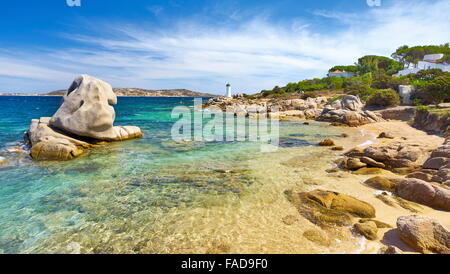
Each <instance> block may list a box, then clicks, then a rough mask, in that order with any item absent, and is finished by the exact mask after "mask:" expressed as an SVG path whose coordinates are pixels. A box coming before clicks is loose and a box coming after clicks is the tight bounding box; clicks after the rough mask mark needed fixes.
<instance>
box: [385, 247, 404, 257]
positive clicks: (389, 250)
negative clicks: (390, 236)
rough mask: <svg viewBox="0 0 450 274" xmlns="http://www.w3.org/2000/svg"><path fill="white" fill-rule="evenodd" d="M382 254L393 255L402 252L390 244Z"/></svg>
mask: <svg viewBox="0 0 450 274" xmlns="http://www.w3.org/2000/svg"><path fill="white" fill-rule="evenodd" d="M384 254H390V255H394V254H404V253H403V251H401V250H400V249H399V248H398V247H396V246H393V245H390V246H388V247H387V249H386V251H385V252H384Z"/></svg>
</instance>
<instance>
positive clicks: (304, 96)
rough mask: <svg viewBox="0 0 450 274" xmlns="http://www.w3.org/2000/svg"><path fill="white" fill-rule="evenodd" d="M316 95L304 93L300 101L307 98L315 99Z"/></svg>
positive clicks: (309, 92)
mask: <svg viewBox="0 0 450 274" xmlns="http://www.w3.org/2000/svg"><path fill="white" fill-rule="evenodd" d="M316 97H317V94H316V93H315V92H314V91H306V92H305V93H303V96H302V99H308V98H316Z"/></svg>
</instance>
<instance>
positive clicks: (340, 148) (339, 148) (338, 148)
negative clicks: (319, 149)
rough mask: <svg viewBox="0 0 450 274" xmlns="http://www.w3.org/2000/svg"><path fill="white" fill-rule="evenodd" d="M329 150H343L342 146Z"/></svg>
mask: <svg viewBox="0 0 450 274" xmlns="http://www.w3.org/2000/svg"><path fill="white" fill-rule="evenodd" d="M331 150H334V151H342V150H344V147H343V146H335V147H332V148H331Z"/></svg>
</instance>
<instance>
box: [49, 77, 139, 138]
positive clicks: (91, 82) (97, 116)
mask: <svg viewBox="0 0 450 274" xmlns="http://www.w3.org/2000/svg"><path fill="white" fill-rule="evenodd" d="M115 104H117V97H116V95H115V94H114V92H113V90H112V88H111V86H110V85H109V84H107V83H105V82H103V81H101V80H99V79H96V78H94V77H91V76H88V75H81V76H79V77H77V78H76V79H75V80H74V82H73V83H72V85H71V86H70V88H69V89H68V90H67V93H66V95H65V96H64V97H63V103H62V105H61V106H60V108H59V109H58V110H57V111H56V113H55V114H54V115H53V117H52V118H51V119H50V121H49V125H50V126H52V127H55V128H58V129H61V130H63V131H65V132H69V133H72V134H75V135H78V136H83V137H90V138H93V139H97V140H104V141H121V140H126V139H131V138H136V137H140V136H141V135H142V133H141V131H140V129H139V128H137V127H114V126H113V123H114V119H115V111H114V108H113V107H112V106H110V105H115Z"/></svg>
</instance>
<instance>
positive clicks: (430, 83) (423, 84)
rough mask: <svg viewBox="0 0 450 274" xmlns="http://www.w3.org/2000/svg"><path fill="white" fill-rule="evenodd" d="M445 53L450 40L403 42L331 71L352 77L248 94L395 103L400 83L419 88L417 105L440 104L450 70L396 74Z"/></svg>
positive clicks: (449, 89) (448, 91) (449, 88)
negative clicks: (413, 44) (348, 96)
mask: <svg viewBox="0 0 450 274" xmlns="http://www.w3.org/2000/svg"><path fill="white" fill-rule="evenodd" d="M433 53H444V54H445V56H444V59H445V58H448V60H449V61H450V58H449V56H450V48H449V44H445V45H440V46H416V47H411V48H410V47H408V46H402V47H400V48H398V49H397V50H396V52H395V53H393V54H392V57H393V58H394V59H395V60H394V59H392V58H389V57H384V56H377V55H366V56H363V57H361V58H359V59H358V61H357V63H355V65H348V66H345V65H339V66H334V67H332V68H331V69H330V70H329V72H331V71H335V70H340V71H346V72H353V73H356V74H357V76H355V77H350V78H340V77H324V78H315V79H308V80H302V81H299V82H296V83H289V84H287V85H286V86H284V87H279V86H276V87H275V88H273V89H271V90H263V91H261V93H259V94H257V95H254V96H248V95H246V96H247V97H248V98H250V97H251V98H256V97H269V98H278V97H289V96H294V95H296V96H302V97H303V98H307V97H316V96H319V95H321V94H324V93H326V94H328V95H331V96H336V98H337V97H338V96H340V95H341V94H352V95H358V96H359V97H360V98H361V100H363V101H365V102H367V103H368V104H369V105H373V106H395V105H398V104H399V103H400V99H399V96H398V91H399V86H400V85H413V86H414V87H415V88H416V91H415V93H414V94H413V96H412V97H413V98H412V99H413V101H414V103H415V104H417V105H421V104H436V103H440V102H447V101H450V73H448V72H443V71H441V70H436V69H432V70H423V71H420V72H419V73H417V74H410V75H407V76H401V77H394V76H393V75H394V74H395V73H397V72H398V71H400V70H402V69H403V68H404V65H409V64H410V63H414V62H417V61H419V60H422V59H423V56H424V55H426V54H433Z"/></svg>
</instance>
